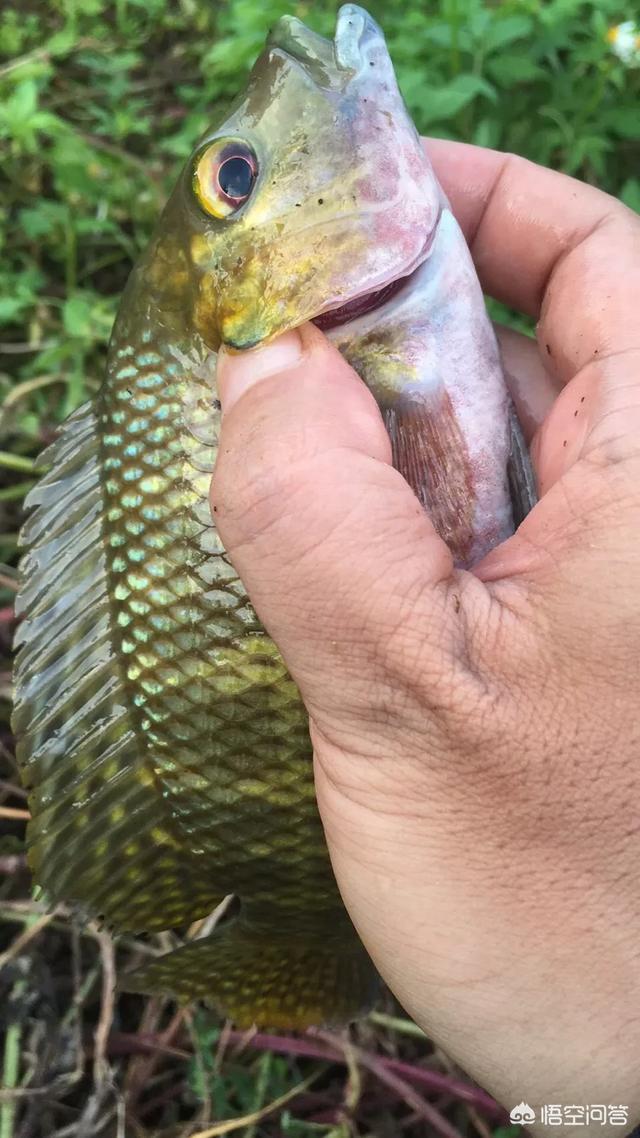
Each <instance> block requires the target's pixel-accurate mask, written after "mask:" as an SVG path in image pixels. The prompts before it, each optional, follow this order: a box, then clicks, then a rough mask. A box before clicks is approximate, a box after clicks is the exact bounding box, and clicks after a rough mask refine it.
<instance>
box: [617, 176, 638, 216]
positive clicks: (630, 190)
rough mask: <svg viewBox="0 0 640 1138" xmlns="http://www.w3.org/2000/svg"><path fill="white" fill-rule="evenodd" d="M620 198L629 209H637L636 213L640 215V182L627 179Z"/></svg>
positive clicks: (635, 179) (634, 179)
mask: <svg viewBox="0 0 640 1138" xmlns="http://www.w3.org/2000/svg"><path fill="white" fill-rule="evenodd" d="M620 197H621V199H622V201H623V202H624V204H625V205H628V206H629V209H635V211H636V213H640V180H639V179H638V178H627V180H626V182H625V183H624V185H623V186H622V189H621V190H620Z"/></svg>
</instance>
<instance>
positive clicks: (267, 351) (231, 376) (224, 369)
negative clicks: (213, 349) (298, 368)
mask: <svg viewBox="0 0 640 1138" xmlns="http://www.w3.org/2000/svg"><path fill="white" fill-rule="evenodd" d="M303 354H304V346H303V343H302V337H301V335H300V333H299V332H298V331H297V329H294V331H293V332H285V333H284V335H282V336H279V337H278V339H277V340H272V341H271V343H270V344H265V346H264V347H263V348H251V349H250V350H249V351H246V352H228V351H227V350H226V349H225V348H224V347H222V348H221V349H220V352H219V353H218V363H217V369H216V378H217V381H218V396H219V398H220V403H221V404H222V410H223V412H224V411H229V410H230V409H231V408H232V407H233V405H234V403H237V402H238V399H239V398H240V396H241V395H244V393H245V391H248V390H249V388H250V387H253V386H254V385H255V384H256V383H259V382H260V380H261V379H266V378H267V376H270V375H276V374H277V373H278V372H281V371H288V369H289V368H291V367H294V365H295V364H297V363H298V362H299V361H300V359H301V358H302V356H303Z"/></svg>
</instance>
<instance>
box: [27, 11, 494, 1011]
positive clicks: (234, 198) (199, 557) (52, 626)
mask: <svg viewBox="0 0 640 1138" xmlns="http://www.w3.org/2000/svg"><path fill="white" fill-rule="evenodd" d="M245 191H246V192H245ZM460 241H462V238H461V237H460V235H459V230H458V229H457V226H456V225H455V222H454V221H453V218H452V216H451V214H450V213H449V212H448V210H447V207H446V202H445V200H444V198H443V196H442V194H441V191H440V189H439V187H438V185H437V182H436V180H435V178H434V177H433V174H432V171H431V169H430V167H429V165H428V163H427V161H426V159H425V158H424V155H423V151H422V147H421V145H420V141H419V139H418V137H417V135H416V133H415V131H414V129H413V127H412V125H411V123H410V121H409V119H408V118H407V116H406V112H405V111H404V108H403V105H402V102H401V99H400V96H399V94H398V91H397V86H396V83H395V79H394V75H393V69H392V66H391V63H390V61H389V57H388V55H387V52H386V48H385V45H384V40H383V38H382V34H381V33H380V31H379V29H378V28H377V26H376V25H375V24H374V22H373V21H372V20H371V19H370V17H369V16H368V15H367V14H366V13H365V12H364V11H363V10H362V9H360V8H358V7H356V6H355V5H345V6H344V7H343V8H342V9H341V10H340V13H339V15H338V23H337V28H336V37H335V41H334V42H333V43H329V42H328V41H326V40H324V39H322V37H319V36H316V35H315V34H314V33H312V32H309V30H308V29H306V28H305V27H304V25H302V24H301V23H300V22H299V21H296V20H291V19H285V20H283V21H280V22H279V24H278V25H277V27H276V28H275V29H274V32H273V33H272V35H271V37H270V40H269V43H268V45H267V47H266V49H265V52H264V53H263V55H262V56H261V57H260V59H259V61H258V63H257V64H256V67H255V68H254V71H253V72H252V75H251V78H250V80H249V85H248V88H247V91H246V92H245V93H244V95H242V96H241V97H240V98H239V100H238V102H237V104H236V106H235V108H234V110H233V111H232V113H231V115H230V116H229V118H228V119H227V120H226V122H225V123H223V124H222V125H221V126H220V127H219V128H217V129H216V130H213V131H211V132H210V133H209V134H208V135H207V137H206V138H205V139H204V140H202V141H201V143H200V144H199V145H198V146H197V147H196V150H195V151H194V154H193V155H192V157H191V158H190V160H189V162H188V163H187V165H186V167H185V170H184V171H183V174H182V175H181V177H180V179H179V181H178V184H177V186H176V189H175V191H174V193H173V195H172V197H171V199H170V201H169V203H168V205H167V207H166V209H165V211H164V213H163V216H162V218H161V220H160V222H159V225H158V229H157V231H156V233H155V235H154V237H153V239H152V241H151V243H150V246H149V248H148V250H147V251H146V253H145V254H144V255H143V257H142V258H141V259H140V262H139V263H138V265H137V266H136V267H135V269H134V271H133V272H132V274H131V278H130V281H129V283H128V286H127V289H126V291H125V294H124V296H123V300H122V304H121V307H120V312H119V315H118V318H117V321H116V325H115V328H114V333H113V338H112V343H111V348H110V353H109V361H108V368H107V376H106V379H105V383H104V385H103V388H102V390H101V391H100V393H99V395H98V396H97V397H96V398H95V399H94V400H93V401H92V403H91V404H88V405H86V406H84V407H82V408H80V409H79V410H78V411H77V412H76V413H75V414H74V415H73V416H72V417H71V418H70V419H69V420H68V422H67V424H66V425H65V427H64V429H63V431H62V433H61V436H60V438H59V440H58V441H57V442H56V443H54V445H53V446H52V447H51V448H50V449H49V451H47V452H46V454H45V456H44V457H43V461H45V462H46V463H48V464H50V466H51V470H50V473H48V474H47V475H46V476H45V477H44V478H43V479H42V481H41V482H40V483H39V485H38V486H37V487H36V488H35V489H34V490H33V491H32V492H31V494H30V495H29V499H28V503H27V504H28V507H29V508H30V510H31V511H32V512H31V515H30V517H29V519H28V521H27V523H26V525H25V528H24V533H23V543H24V546H25V549H26V553H25V556H24V560H23V567H22V575H23V583H22V588H21V593H20V597H19V601H18V609H19V612H20V613H21V614H22V616H23V621H22V624H21V627H20V631H19V634H18V646H19V651H18V656H17V665H16V709H15V716H14V726H15V730H16V734H17V737H18V755H19V761H20V764H21V769H22V773H23V778H24V781H25V784H26V786H27V787H28V788H29V792H30V805H31V811H32V818H33V820H32V822H31V825H30V829H29V846H30V855H29V856H30V861H31V865H32V867H33V869H34V872H35V875H36V879H37V881H38V882H39V883H40V884H41V885H42V887H43V888H44V889H45V891H46V893H47V895H48V896H49V897H50V898H52V899H53V900H58V899H64V900H66V901H70V902H73V903H75V904H76V905H77V906H78V907H79V908H80V909H81V911H83V912H87V913H89V914H92V915H99V916H101V917H103V918H104V920H105V921H106V922H107V923H108V924H109V925H110V926H111V927H113V928H114V929H115V930H116V931H123V930H133V931H136V932H152V931H156V930H160V929H167V928H173V929H181V928H184V927H185V926H186V925H188V924H189V923H190V922H192V921H193V920H195V919H197V918H199V917H203V916H205V915H206V914H207V913H209V912H210V911H211V910H212V909H213V907H214V906H215V905H217V904H218V903H219V901H220V900H221V898H222V897H223V896H224V895H226V894H228V893H234V894H236V895H237V896H238V897H239V899H240V912H239V915H237V916H235V917H233V918H231V919H230V920H229V921H228V922H226V923H223V924H222V925H221V926H220V927H219V928H218V929H217V930H216V931H214V933H213V934H212V935H211V936H209V937H206V938H203V939H202V940H197V941H194V942H192V943H189V944H187V945H186V946H185V947H183V948H181V949H179V950H177V951H176V952H174V953H171V954H168V955H167V956H165V957H162V958H161V959H159V960H158V961H156V962H154V963H153V964H151V965H150V966H149V967H148V968H146V969H145V970H143V971H142V972H141V973H136V974H134V975H133V976H131V977H124V978H122V979H123V983H125V984H126V986H127V987H130V988H133V989H137V990H145V991H168V992H171V993H174V994H175V995H176V996H177V997H179V998H180V999H186V1000H188V999H193V998H200V997H202V998H205V999H207V1000H209V1001H210V1002H212V1003H213V1004H214V1005H215V1006H216V1007H217V1008H218V1009H219V1010H220V1011H221V1012H224V1013H225V1014H227V1015H229V1016H231V1018H233V1019H234V1020H236V1022H237V1023H238V1024H240V1025H246V1024H250V1023H252V1022H257V1023H258V1024H260V1025H264V1026H271V1027H305V1026H307V1025H309V1024H317V1023H342V1022H346V1021H347V1020H349V1019H350V1018H353V1017H354V1016H355V1015H357V1014H358V1012H359V1011H361V1010H362V1009H363V1008H365V1007H366V1006H367V1005H368V1004H370V1002H371V1000H372V998H373V996H374V993H375V988H376V977H375V973H374V970H373V967H372V965H371V963H370V961H369V959H368V957H367V955H366V953H365V951H364V949H363V947H362V945H361V944H360V942H359V940H358V938H357V936H356V934H355V932H354V930H353V927H352V925H351V923H350V920H349V918H348V916H347V913H346V911H345V909H344V906H343V905H342V901H341V899H340V896H339V894H338V891H337V887H336V884H335V881H334V878H333V874H332V871H331V866H330V862H329V857H328V853H327V849H326V845H325V842H324V836H323V833H322V827H321V824H320V820H319V817H318V813H317V809H316V804H315V796H314V787H313V776H312V764H311V747H310V741H309V735H308V727H307V717H306V713H305V709H304V706H303V704H302V702H301V699H300V696H299V694H298V691H297V689H296V687H295V685H294V683H293V681H292V680H291V678H290V677H289V675H288V673H287V671H286V668H285V666H284V663H283V661H282V658H281V656H280V654H279V652H278V649H277V648H276V646H275V645H274V643H273V642H272V641H271V640H270V638H269V637H268V636H267V635H266V633H265V632H264V630H263V629H262V628H261V626H260V624H259V622H258V620H257V618H256V615H255V613H254V610H253V608H252V606H251V603H250V601H249V600H248V598H247V596H246V593H245V590H244V587H243V585H242V582H241V581H240V580H239V578H238V576H237V574H236V572H235V570H234V568H233V566H232V565H231V563H230V562H229V560H228V558H227V555H226V553H225V550H224V549H223V547H222V545H221V542H220V539H219V537H218V535H217V533H216V528H215V524H214V522H213V520H212V518H211V515H210V512H209V505H208V488H209V482H210V478H211V472H212V470H213V466H214V464H215V458H216V450H217V445H218V432H219V404H218V403H217V400H216V389H215V351H216V350H217V348H218V347H219V345H220V343H221V342H225V343H226V344H229V345H231V346H232V347H235V348H237V349H244V348H247V347H250V346H252V345H253V344H256V343H258V342H261V341H262V340H264V339H267V338H270V337H271V336H273V335H276V334H278V333H280V332H282V331H285V330H286V329H288V328H291V327H294V326H296V325H298V324H300V323H302V322H303V321H304V320H306V319H309V318H317V317H318V316H319V315H320V321H319V322H322V321H324V322H325V324H327V325H328V326H330V327H331V326H332V325H333V330H332V331H331V332H330V334H331V335H332V337H333V338H334V339H336V340H337V342H338V343H339V346H340V348H341V350H342V351H343V352H344V354H345V355H346V356H347V357H348V358H350V359H352V360H353V362H354V363H355V364H356V366H357V367H359V369H360V371H361V374H362V375H363V378H365V380H366V381H367V382H368V383H369V385H370V386H371V388H372V390H373V391H374V394H376V395H377V397H378V399H379V402H380V405H381V407H382V408H383V410H384V413H385V415H386V416H387V422H388V424H389V428H390V431H391V433H392V438H393V441H394V453H395V458H396V464H397V465H398V466H399V468H400V469H401V470H402V472H403V473H404V474H405V476H406V477H407V478H408V479H409V481H410V482H411V484H412V486H413V487H414V489H415V491H416V493H417V494H418V496H419V497H420V500H421V501H422V502H423V504H424V505H425V506H426V507H428V508H429V509H432V510H433V512H434V516H435V517H436V519H437V521H438V525H439V528H440V529H441V532H443V533H444V534H445V535H446V536H447V537H448V538H449V540H450V541H451V543H452V546H453V547H454V549H455V550H456V554H457V556H458V559H459V560H461V561H471V560H473V559H474V558H475V556H477V555H479V552H480V551H481V550H483V549H485V548H487V547H489V546H490V545H491V544H494V543H495V542H496V541H497V540H499V539H500V537H501V536H504V535H505V534H506V533H507V532H509V530H510V528H512V524H513V523H512V517H511V507H510V501H509V494H508V490H507V460H508V449H509V406H508V397H507V395H506V390H505V388H504V383H503V381H502V375H501V371H500V366H499V361H498V356H497V350H496V348H495V341H494V340H493V336H492V333H491V330H490V325H489V323H488V321H487V318H486V315H485V313H484V308H483V306H482V297H481V294H480V291H479V286H478V285H477V281H476V279H475V275H474V274H473V271H472V267H471V262H470V259H469V256H468V252H467V250H466V246H464V242H462V246H460V245H459V242H460ZM452 251H453V255H454V259H455V260H456V262H457V263H458V270H457V271H456V272H455V273H453V276H452V277H451V281H450V282H449V283H448V284H447V285H446V287H445V289H444V292H443V293H442V297H444V301H443V300H442V297H441V295H440V292H439V283H438V282H439V279H440V277H441V276H442V274H443V273H444V274H445V277H446V274H447V272H449V269H448V268H447V265H448V264H449V261H448V257H449V256H450V255H451V253H452ZM400 278H402V279H401V281H400V283H395V282H398V280H399V279H400ZM404 278H406V279H404ZM445 283H446V282H445ZM380 290H381V291H380ZM452 292H455V293H456V296H457V298H458V299H457V301H456V302H455V303H454V302H453V300H452ZM369 294H371V295H369ZM425 298H426V299H425ZM354 301H355V304H354V303H353V302H354ZM425 304H427V307H428V309H429V311H425ZM342 306H346V307H345V308H344V311H341V312H340V313H336V312H335V311H334V310H335V309H338V308H342ZM321 314H324V316H322V315H321ZM339 320H341V323H339V326H336V325H338V322H339ZM461 320H462V324H463V325H464V328H463V329H461V328H459V327H458V325H459V324H460V321H461ZM434 336H436V338H439V339H438V342H439V343H440V345H441V348H440V349H439V352H440V354H438V353H435V354H434V351H433V344H432V341H433V338H434ZM426 340H428V344H427V343H426ZM451 345H453V346H454V347H455V352H454V353H453V355H452V354H451V352H450V351H449V348H450V347H451ZM456 353H457V355H456ZM461 354H463V355H464V356H465V358H466V357H467V356H469V366H468V368H466V369H465V375H466V376H467V380H468V382H464V383H462V384H458V387H456V382H455V381H456V375H455V368H454V367H453V362H452V361H454V360H455V359H458V360H459V358H460V356H461ZM446 360H449V361H450V362H449V364H448V365H447V366H445V362H446ZM474 377H475V379H476V380H477V382H476V383H475V386H474V383H472V382H471V380H472V379H473V378H474ZM478 384H479V388H478ZM476 389H477V390H476ZM478 416H479V421H480V424H481V430H480V431H479V432H476V431H474V422H475V421H476V420H478ZM474 417H475V418H474ZM476 435H479V436H480V437H479V439H477V438H475V436H476Z"/></svg>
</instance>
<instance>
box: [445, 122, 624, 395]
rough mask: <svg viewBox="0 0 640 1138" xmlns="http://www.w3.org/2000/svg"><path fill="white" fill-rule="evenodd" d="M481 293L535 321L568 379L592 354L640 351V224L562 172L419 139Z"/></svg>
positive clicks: (488, 152)
mask: <svg viewBox="0 0 640 1138" xmlns="http://www.w3.org/2000/svg"><path fill="white" fill-rule="evenodd" d="M425 145H426V150H427V153H428V154H429V157H430V159H431V161H432V163H433V166H434V169H435V172H436V175H437V177H438V179H439V181H440V183H441V185H442V187H443V189H444V191H445V193H446V194H447V196H448V197H449V199H450V201H451V205H452V208H453V211H454V213H455V214H456V217H457V218H458V221H459V222H460V225H461V226H462V229H463V231H464V233H465V236H466V238H467V241H468V243H469V245H470V248H471V252H472V255H473V259H474V261H475V264H476V268H477V271H478V275H479V277H480V281H481V283H482V286H483V288H484V290H485V291H486V292H487V293H489V294H490V295H491V296H493V297H495V298H496V299H497V300H501V301H503V302H505V303H506V304H509V305H512V306H513V307H514V308H518V309H519V310H520V311H522V312H525V313H527V314H528V315H530V316H533V317H534V318H536V319H539V321H540V324H539V327H538V340H539V343H540V347H541V350H542V352H543V354H544V355H546V357H547V358H548V362H549V363H550V365H551V366H552V367H553V369H554V370H555V371H556V373H557V374H558V376H559V378H560V379H562V380H563V381H566V380H568V379H570V378H571V376H573V375H575V374H576V372H577V371H579V370H580V369H581V368H582V367H584V366H585V365H586V364H587V363H588V362H589V361H590V360H591V359H593V358H594V356H596V357H597V356H600V357H605V356H609V355H612V354H614V353H617V352H621V351H628V350H632V349H633V350H639V351H640V328H639V322H638V317H637V314H638V296H639V295H640V218H639V217H638V215H637V214H635V213H633V211H632V210H630V209H627V207H626V206H624V205H623V204H622V203H621V202H619V201H617V200H616V199H615V198H613V197H611V196H610V195H609V194H605V193H603V192H602V191H601V190H598V189H595V188H594V187H593V186H588V185H585V184H584V183H583V182H579V181H577V180H576V179H574V178H569V177H567V175H565V174H558V173H555V172H554V171H552V170H547V169H545V168H544V167H542V166H537V165H535V163H533V162H529V161H527V159H525V158H520V157H518V156H516V155H512V154H501V153H499V152H498V151H495V150H485V149H484V148H481V147H477V146H470V145H467V144H466V143H458V142H447V141H443V140H440V139H429V140H427V141H426V143H425Z"/></svg>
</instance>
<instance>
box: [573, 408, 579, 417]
mask: <svg viewBox="0 0 640 1138" xmlns="http://www.w3.org/2000/svg"><path fill="white" fill-rule="evenodd" d="M577 414H578V409H577V407H576V410H575V411H574V412H573V417H574V419H575V417H576V415H577Z"/></svg>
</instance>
